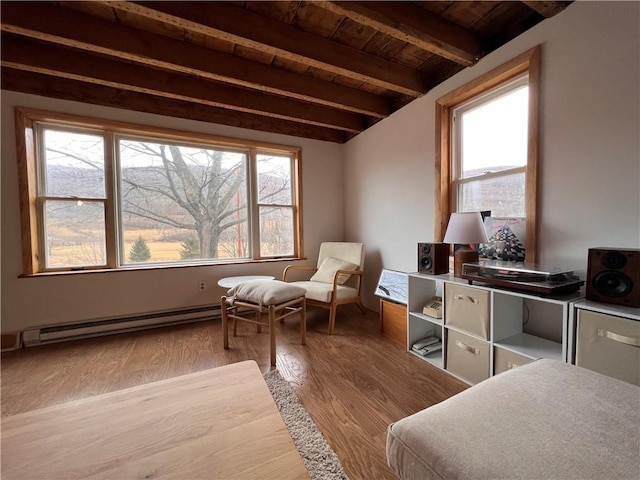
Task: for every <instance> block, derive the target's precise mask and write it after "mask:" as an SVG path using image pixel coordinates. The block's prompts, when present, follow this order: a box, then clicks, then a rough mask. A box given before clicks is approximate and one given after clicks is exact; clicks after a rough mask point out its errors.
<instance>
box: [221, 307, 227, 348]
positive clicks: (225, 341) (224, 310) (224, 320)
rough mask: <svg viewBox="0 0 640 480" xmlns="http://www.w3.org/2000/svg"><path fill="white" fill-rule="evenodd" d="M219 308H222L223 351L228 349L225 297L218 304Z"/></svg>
mask: <svg viewBox="0 0 640 480" xmlns="http://www.w3.org/2000/svg"><path fill="white" fill-rule="evenodd" d="M220 306H221V307H222V338H223V341H222V345H223V346H224V348H225V350H226V349H228V348H229V319H228V318H227V299H226V297H222V301H221V302H220Z"/></svg>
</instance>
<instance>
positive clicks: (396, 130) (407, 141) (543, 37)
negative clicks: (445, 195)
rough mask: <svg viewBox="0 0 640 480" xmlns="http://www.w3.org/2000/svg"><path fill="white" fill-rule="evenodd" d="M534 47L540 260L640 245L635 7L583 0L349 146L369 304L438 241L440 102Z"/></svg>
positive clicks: (583, 259)
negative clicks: (537, 52)
mask: <svg viewBox="0 0 640 480" xmlns="http://www.w3.org/2000/svg"><path fill="white" fill-rule="evenodd" d="M538 44H541V45H542V91H541V121H540V130H539V132H540V153H541V155H540V164H539V169H540V170H539V179H540V180H539V181H540V183H539V190H538V191H539V194H538V195H539V197H538V198H539V204H540V205H539V206H540V210H539V222H540V225H539V226H540V233H539V259H540V262H541V263H544V264H546V265H556V266H566V265H570V266H573V267H575V268H577V269H586V263H587V250H588V248H590V247H598V246H607V247H629V248H638V247H640V3H638V2H582V1H578V2H575V3H573V4H571V5H570V6H569V7H568V8H567V9H566V10H565V11H564V12H562V13H560V14H559V15H557V16H555V17H553V18H551V19H547V20H545V21H544V22H542V23H541V24H539V25H537V26H536V27H534V28H532V29H531V30H529V31H528V32H526V33H524V34H523V35H521V36H519V37H517V38H516V39H514V40H513V41H511V42H510V43H509V44H507V45H505V46H503V47H502V48H500V49H499V50H497V51H495V52H493V53H491V54H490V55H488V56H486V57H485V58H483V59H482V60H481V61H480V62H478V64H477V65H475V66H474V67H472V68H468V69H465V70H463V71H462V72H460V73H458V74H457V75H456V76H454V77H452V78H451V79H449V80H448V81H446V82H444V83H443V84H441V85H439V86H438V87H436V88H434V89H433V90H432V91H430V92H429V93H428V94H427V95H425V96H424V97H422V98H420V99H417V100H415V101H413V102H412V103H410V104H409V105H407V106H406V107H404V108H403V109H401V110H399V111H398V112H396V113H394V114H393V115H391V116H390V117H389V118H387V119H385V120H383V121H381V122H379V123H378V124H376V125H375V126H373V127H372V128H370V129H369V130H367V131H366V132H364V133H362V134H360V135H358V136H357V137H355V138H354V139H353V140H351V141H349V142H348V143H347V144H346V146H345V152H344V158H345V161H346V165H345V176H346V179H345V182H346V184H347V185H348V188H347V190H346V191H345V202H346V236H347V239H349V240H358V241H362V242H364V243H365V244H366V246H367V251H368V255H367V262H368V263H367V265H366V270H367V275H368V276H367V279H366V282H365V284H366V290H367V298H366V299H365V303H366V304H367V306H369V307H371V308H375V306H376V300H375V298H374V297H373V295H372V293H371V292H373V290H374V289H375V284H376V281H377V278H378V276H379V274H380V270H381V268H389V269H394V270H401V271H407V272H412V271H415V270H416V269H417V243H418V242H429V241H433V240H434V237H433V231H434V225H433V223H434V220H433V219H434V208H435V207H434V205H435V201H434V200H435V194H434V186H435V181H434V156H435V125H434V115H435V101H436V100H437V99H438V98H439V97H441V96H442V95H444V94H447V93H449V92H450V91H452V90H454V89H456V88H458V87H459V86H461V85H464V84H465V83H467V82H469V81H471V80H473V79H474V78H476V77H478V76H480V75H481V74H483V73H485V72H487V71H489V70H491V69H492V68H495V67H497V66H499V65H501V64H502V63H504V62H506V61H508V60H510V59H511V58H513V57H515V56H517V55H518V54H520V53H522V52H524V51H526V50H528V49H529V48H531V47H533V46H535V45H538Z"/></svg>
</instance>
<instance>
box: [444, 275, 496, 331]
mask: <svg viewBox="0 0 640 480" xmlns="http://www.w3.org/2000/svg"><path fill="white" fill-rule="evenodd" d="M444 293H445V309H444V316H445V323H446V324H447V325H449V326H452V327H455V328H457V329H460V330H464V331H465V332H468V333H470V334H472V335H477V336H479V337H481V338H484V339H485V340H488V339H489V291H488V290H481V289H479V288H473V287H465V286H462V285H454V284H451V283H447V284H446V285H445V290H444Z"/></svg>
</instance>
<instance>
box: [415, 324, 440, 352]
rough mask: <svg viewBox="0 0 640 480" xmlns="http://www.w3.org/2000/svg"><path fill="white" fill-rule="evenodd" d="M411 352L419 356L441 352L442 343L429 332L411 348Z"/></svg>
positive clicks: (433, 333) (431, 331)
mask: <svg viewBox="0 0 640 480" xmlns="http://www.w3.org/2000/svg"><path fill="white" fill-rule="evenodd" d="M411 350H412V351H414V352H416V353H418V354H420V355H429V354H430V353H433V352H438V351H440V350H442V341H441V340H440V339H439V338H438V337H436V335H435V332H434V331H433V330H430V331H429V332H427V336H426V337H424V338H421V339H420V340H418V341H417V342H415V343H414V344H413V345H412V346H411Z"/></svg>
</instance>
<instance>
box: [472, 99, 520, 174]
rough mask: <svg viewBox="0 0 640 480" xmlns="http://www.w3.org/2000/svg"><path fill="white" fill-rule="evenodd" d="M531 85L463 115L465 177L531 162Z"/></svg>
mask: <svg viewBox="0 0 640 480" xmlns="http://www.w3.org/2000/svg"><path fill="white" fill-rule="evenodd" d="M528 98H529V89H528V87H522V88H519V89H517V90H515V91H513V92H511V93H508V94H507V95H504V96H501V97H499V98H497V99H495V100H493V101H490V102H488V103H484V104H483V105H480V106H479V107H477V108H474V109H472V110H469V111H466V112H464V113H463V115H462V172H463V175H462V177H463V178H466V177H468V176H474V175H481V174H482V173H484V172H483V170H484V171H489V172H498V171H500V170H504V169H505V168H513V167H522V166H525V165H526V164H527V119H528V101H529V100H528Z"/></svg>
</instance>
